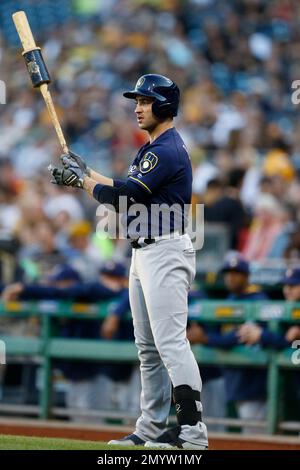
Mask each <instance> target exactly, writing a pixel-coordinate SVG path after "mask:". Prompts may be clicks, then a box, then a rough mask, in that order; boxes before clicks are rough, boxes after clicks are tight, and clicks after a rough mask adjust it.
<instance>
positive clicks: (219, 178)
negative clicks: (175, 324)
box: [0, 0, 300, 409]
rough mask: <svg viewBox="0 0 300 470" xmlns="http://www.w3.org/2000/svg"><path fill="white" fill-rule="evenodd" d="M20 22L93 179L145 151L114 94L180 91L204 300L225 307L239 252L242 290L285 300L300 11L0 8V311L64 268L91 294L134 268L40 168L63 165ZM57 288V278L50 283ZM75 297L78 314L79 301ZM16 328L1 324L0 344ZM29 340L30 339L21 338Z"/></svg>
mask: <svg viewBox="0 0 300 470" xmlns="http://www.w3.org/2000/svg"><path fill="white" fill-rule="evenodd" d="M20 9H22V10H25V12H26V13H27V15H28V18H29V22H30V25H31V27H32V30H33V33H34V36H35V38H36V42H37V44H38V45H40V46H41V47H42V50H43V55H44V57H45V61H46V63H47V66H48V69H49V71H50V75H51V77H52V80H53V83H52V84H51V86H50V89H51V93H52V94H53V97H54V101H55V104H56V107H57V111H58V115H59V117H60V120H61V123H62V127H63V129H64V132H65V135H66V139H67V142H68V143H69V146H70V148H71V149H72V150H73V151H74V152H76V153H78V154H79V155H81V156H82V157H83V158H84V159H85V160H86V162H87V163H88V165H89V166H91V167H93V168H94V169H95V170H98V171H100V172H103V173H104V174H106V175H109V176H111V177H113V178H119V179H121V178H125V177H126V174H127V168H128V165H129V164H130V162H131V161H132V159H133V158H134V155H135V153H136V151H137V149H138V148H139V147H140V146H141V145H142V144H143V143H144V142H145V141H146V137H147V136H146V134H145V133H144V132H142V131H140V130H139V129H138V127H137V125H136V120H135V116H134V112H133V110H134V104H133V103H131V101H130V100H125V99H123V97H122V92H123V91H124V90H125V89H127V88H128V87H129V88H131V87H133V85H134V84H135V82H136V80H137V78H138V77H139V76H140V75H143V74H146V73H160V74H164V75H167V76H169V77H170V78H172V79H173V80H174V81H175V82H176V83H177V84H178V85H179V87H180V89H181V93H182V98H181V107H180V113H179V116H178V118H177V120H176V127H177V128H178V130H179V132H180V133H181V135H182V137H183V139H184V140H185V142H186V146H187V148H188V150H189V152H190V155H191V160H192V165H193V170H194V182H193V203H194V204H197V203H203V204H204V205H205V210H204V217H205V241H204V247H203V249H202V250H201V251H199V252H197V277H196V283H195V290H198V292H201V295H203V297H205V298H209V299H213V300H215V299H225V298H227V296H228V290H229V289H228V286H226V285H224V281H223V275H222V273H221V272H220V269H221V267H222V265H223V263H224V259H225V260H226V259H227V258H228V256H230V255H231V254H232V253H234V254H235V255H238V256H241V257H242V258H243V260H245V262H247V263H249V276H250V277H249V283H250V282H251V284H252V283H255V284H256V285H258V288H259V289H263V290H264V291H265V292H266V295H267V296H268V297H269V298H270V299H273V300H276V299H277V300H281V299H284V295H283V293H282V283H281V280H282V277H283V274H284V272H285V270H286V268H288V267H297V265H298V263H299V256H300V211H299V199H300V132H299V131H300V120H299V113H298V111H299V110H298V108H297V106H296V105H294V104H293V103H292V100H291V96H292V91H293V90H292V82H293V80H296V79H299V78H300V30H299V21H300V4H299V2H298V1H297V0H268V1H267V0H239V1H238V0H228V1H226V2H224V1H222V0H185V1H180V0H165V1H158V0H145V1H142V0H136V1H135V0H105V1H104V0H103V1H101V0H84V1H83V0H52V1H50V0H39V1H34V0H18V1H17V0H2V1H1V3H0V79H1V80H3V81H4V82H5V84H6V93H7V98H6V99H7V103H6V104H5V105H0V167H1V168H0V253H1V256H0V260H1V283H2V289H3V292H4V294H5V296H4V299H5V300H12V299H17V298H18V296H19V294H20V292H21V291H20V290H19V291H18V290H17V291H16V289H12V292H13V293H11V292H10V293H8V294H7V285H8V284H10V283H14V282H16V281H18V282H20V283H21V284H22V285H23V286H24V285H25V284H32V283H39V284H40V283H42V284H43V285H44V284H45V283H46V285H49V282H50V281H49V276H51V275H52V276H53V273H55V272H56V271H55V270H57V269H61V267H62V266H64V267H66V265H67V266H68V268H72V269H73V270H74V271H76V273H77V274H78V276H80V278H78V279H77V281H79V279H80V282H82V283H91V282H95V281H96V280H97V279H98V276H99V272H100V273H102V270H103V268H105V269H106V267H107V262H109V261H111V262H113V263H119V264H120V265H122V266H123V267H124V269H127V268H128V262H129V258H130V250H129V247H128V244H127V242H125V241H124V240H121V241H116V240H105V239H103V238H101V237H98V236H97V234H96V233H95V229H96V224H97V218H96V215H95V211H96V204H95V202H94V201H92V200H90V199H88V197H86V195H85V194H84V193H83V192H80V191H78V190H77V191H76V190H72V189H64V188H60V187H57V186H54V185H51V184H50V182H49V174H48V172H47V166H48V164H49V163H50V162H52V163H58V162H59V155H60V153H61V151H60V147H59V145H58V143H57V138H56V135H55V132H54V130H53V128H52V124H51V122H50V120H49V117H48V115H47V111H46V108H45V105H44V101H43V99H42V97H41V95H40V93H39V91H36V90H33V89H32V87H31V84H30V82H29V78H28V74H27V71H26V69H25V66H24V62H23V59H22V57H21V46H20V43H19V39H18V36H17V33H16V31H15V28H14V25H13V22H12V20H11V14H12V13H13V12H15V11H17V10H20ZM119 264H118V266H119ZM112 272H113V273H114V274H113V276H115V273H116V271H113V269H112ZM117 272H118V273H119V271H117ZM101 275H102V274H101ZM247 275H248V273H247ZM122 276H123V274H122ZM122 276H119V274H118V275H117V277H118V278H120V277H122ZM69 277H70V271H69ZM67 278H68V276H67ZM71 278H72V275H71ZM73 278H74V275H73ZM73 278H72V279H73ZM64 279H66V277H64ZM53 280H54V281H55V282H60V281H61V280H62V279H61V278H60V279H58V280H57V278H55V274H54V278H53V277H52V278H51V282H53ZM119 280H120V279H119ZM101 282H102V280H101ZM299 284H300V281H299ZM124 286H125V285H123V284H122V283H121V284H120V286H119V287H118V288H119V290H120V291H121V290H122V289H123V288H126V286H125V287H124ZM110 287H111V286H110ZM113 290H114V289H113ZM115 290H118V289H115ZM118 293H120V292H119V291H118ZM32 295H33V294H32ZM34 295H36V294H34ZM39 295H40V294H39ZM68 295H69V298H71V297H72V296H71V294H68ZM76 295H77V297H76V296H75V297H73V298H74V299H75V300H76V299H78V298H81V297H80V296H79V297H78V294H76ZM80 295H83V294H80ZM28 296H29V294H28ZM70 296H71V297H70ZM120 296H121V293H120ZM125 296H126V294H125ZM83 297H84V295H83ZM86 297H88V296H86ZM91 298H92V297H89V299H91ZM117 298H118V299H120V298H121V297H118V296H117ZM97 299H98V298H95V300H97ZM127 309H128V306H127ZM125 310H126V308H125ZM2 321H3V320H2ZM14 327H15V323H14V324H13V325H11V324H10V326H7V324H6V326H5V328H6V329H5V328H4V326H3V328H4V329H3V331H4V332H6V333H7V331H11V330H9V328H14ZM27 327H28V324H27V323H26V328H27ZM35 327H36V325H33V326H32V324H31V325H30V328H29V330H30V331H31V334H33V333H32V331H35V330H34V328H35ZM22 328H25V327H24V325H23V326H22ZM31 328H33V330H31ZM22 331H23V330H22ZM26 331H27V330H26ZM97 331H98V330H97ZM128 334H129V335H130V334H132V333H128ZM80 335H81V336H82V333H80ZM80 335H79V336H80ZM7 369H9V367H8V368H7ZM62 369H63V368H61V369H60V371H61V370H62ZM18 373H19V372H18ZM14 377H15V375H14V374H12V378H11V381H12V383H13V381H14V380H15V379H14ZM28 380H29V378H28ZM134 380H135V379H134ZM6 383H9V378H8V377H6ZM126 406H127V405H126ZM133 409H135V408H134V407H133Z"/></svg>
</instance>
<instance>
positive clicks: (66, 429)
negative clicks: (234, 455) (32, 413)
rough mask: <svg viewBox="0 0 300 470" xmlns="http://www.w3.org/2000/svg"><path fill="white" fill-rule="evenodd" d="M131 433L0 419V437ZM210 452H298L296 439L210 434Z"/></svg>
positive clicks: (88, 437) (114, 428)
mask: <svg viewBox="0 0 300 470" xmlns="http://www.w3.org/2000/svg"><path fill="white" fill-rule="evenodd" d="M130 432H132V429H131V428H126V427H119V426H101V425H100V426H89V425H82V424H73V423H65V422H62V421H42V420H40V421H39V420H33V419H31V420H29V419H20V418H9V419H8V418H0V434H12V435H23V436H44V437H46V436H47V437H62V438H69V439H83V440H92V441H104V442H105V441H108V440H110V439H113V438H118V437H122V436H124V435H126V434H129V433H130ZM209 448H210V450H295V449H296V450H300V436H299V438H298V437H287V436H262V435H261V436H258V435H255V436H252V435H251V436H250V435H249V436H242V435H240V434H210V440H209Z"/></svg>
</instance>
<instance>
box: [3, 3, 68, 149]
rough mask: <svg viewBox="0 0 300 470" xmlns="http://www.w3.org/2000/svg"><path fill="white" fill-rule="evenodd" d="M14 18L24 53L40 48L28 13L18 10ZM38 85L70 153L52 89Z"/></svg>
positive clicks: (60, 140)
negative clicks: (33, 33)
mask: <svg viewBox="0 0 300 470" xmlns="http://www.w3.org/2000/svg"><path fill="white" fill-rule="evenodd" d="M12 18H13V22H14V24H15V27H16V30H17V32H18V35H19V38H20V40H21V43H22V46H23V49H24V52H23V55H24V54H26V53H27V52H31V51H32V52H33V51H36V50H40V48H39V47H37V45H36V43H35V40H34V37H33V35H32V31H31V29H30V26H29V23H28V20H27V16H26V13H25V12H24V11H18V12H16V13H14V14H13V15H12ZM37 86H38V88H39V89H40V91H41V93H42V95H43V98H44V100H45V103H46V106H47V109H48V112H49V115H50V118H51V121H52V123H53V125H54V128H55V131H56V134H57V137H58V140H59V142H60V145H61V146H62V149H63V152H64V153H68V146H67V143H66V140H65V137H64V134H63V131H62V128H61V125H60V123H59V120H58V117H57V114H56V111H55V107H54V104H53V100H52V96H51V94H50V91H49V90H48V83H42V84H40V85H39V84H38V85H37Z"/></svg>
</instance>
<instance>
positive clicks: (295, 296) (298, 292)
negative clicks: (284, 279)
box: [283, 284, 300, 302]
mask: <svg viewBox="0 0 300 470" xmlns="http://www.w3.org/2000/svg"><path fill="white" fill-rule="evenodd" d="M283 293H284V297H285V299H286V300H289V301H290V302H299V300H300V284H296V285H295V286H289V285H288V284H286V285H285V286H284V287H283Z"/></svg>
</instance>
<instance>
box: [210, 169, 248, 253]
mask: <svg viewBox="0 0 300 470" xmlns="http://www.w3.org/2000/svg"><path fill="white" fill-rule="evenodd" d="M243 177H244V171H243V170H240V169H234V170H231V171H230V172H229V174H228V178H227V185H226V186H225V187H224V185H222V183H221V182H220V181H218V180H213V181H211V182H209V183H208V185H207V190H206V194H205V196H204V220H205V221H206V222H214V223H222V224H225V226H226V227H227V228H228V231H229V247H230V249H233V250H236V249H238V246H239V233H240V231H241V229H242V228H243V227H244V226H245V223H246V212H245V210H244V208H243V204H242V202H241V200H240V190H241V186H242V182H243ZM213 189H214V192H213ZM210 194H214V195H215V196H214V197H211V198H210V197H209V196H210Z"/></svg>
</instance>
